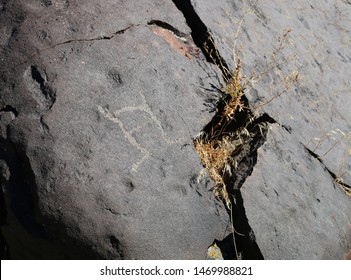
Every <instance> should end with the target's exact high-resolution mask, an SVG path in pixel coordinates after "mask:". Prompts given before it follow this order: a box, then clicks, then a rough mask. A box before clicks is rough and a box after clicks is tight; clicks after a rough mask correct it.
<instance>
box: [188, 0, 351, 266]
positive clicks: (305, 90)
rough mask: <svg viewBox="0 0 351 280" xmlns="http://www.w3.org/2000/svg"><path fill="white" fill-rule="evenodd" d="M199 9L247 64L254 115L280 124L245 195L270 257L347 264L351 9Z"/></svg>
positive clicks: (275, 4)
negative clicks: (345, 255)
mask: <svg viewBox="0 0 351 280" xmlns="http://www.w3.org/2000/svg"><path fill="white" fill-rule="evenodd" d="M191 2H192V3H193V6H194V9H195V10H196V12H197V13H198V15H199V16H200V17H201V18H202V19H203V21H204V23H205V24H206V25H207V27H208V28H209V29H210V30H211V34H212V36H213V38H214V39H215V43H216V46H217V47H218V49H219V51H220V52H221V54H222V56H223V57H224V59H225V61H226V62H227V64H228V65H229V66H230V67H231V69H234V66H235V62H236V60H237V59H240V62H241V65H242V76H243V78H244V81H245V80H246V81H249V82H248V83H247V84H246V86H247V91H246V97H247V98H248V99H249V101H250V108H251V109H252V111H253V112H256V114H258V115H260V114H262V113H266V114H268V115H269V116H270V117H272V118H273V119H274V120H276V122H277V123H279V124H280V125H281V129H278V128H276V127H275V128H274V129H273V130H272V131H271V132H268V140H267V143H266V144H265V145H264V146H263V147H262V148H259V150H258V153H259V156H258V159H257V165H256V166H255V168H254V170H253V172H252V174H251V176H250V177H249V178H248V179H247V181H246V182H245V183H244V184H243V186H242V188H241V190H242V195H243V200H244V206H245V209H246V215H247V218H248V221H249V224H250V226H251V227H252V229H253V231H254V233H255V236H256V238H257V243H258V246H259V247H260V249H261V251H262V254H263V256H264V257H265V258H266V259H342V258H343V255H344V254H346V253H347V252H349V250H350V247H351V216H350V215H349V214H348V213H350V211H351V200H350V197H349V196H347V195H346V194H345V193H344V192H343V191H341V188H340V186H339V185H338V184H337V182H336V181H338V180H340V181H341V182H343V183H344V184H346V185H348V186H350V185H351V173H350V170H351V139H350V135H351V134H350V133H351V114H350V112H351V111H350V109H349V108H350V107H351V99H350V89H351V88H350V83H349V81H348V80H349V79H348V78H347V76H348V74H347V73H351V48H350V46H351V45H350V44H351V43H350V29H351V22H350V20H349V18H350V17H351V5H350V3H349V2H348V1H338V2H328V3H327V2H323V3H322V2H320V1H307V2H306V1H293V2H292V1H243V0H238V1H221V2H220V3H219V2H215V1H206V0H192V1H191ZM294 78H297V82H296V81H293V80H294ZM287 84H288V89H287V88H286V85H287ZM340 181H339V182H340Z"/></svg>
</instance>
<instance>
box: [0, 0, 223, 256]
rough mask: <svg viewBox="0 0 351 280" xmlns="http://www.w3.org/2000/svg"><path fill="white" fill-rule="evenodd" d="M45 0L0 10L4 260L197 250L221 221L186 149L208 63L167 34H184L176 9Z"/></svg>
mask: <svg viewBox="0 0 351 280" xmlns="http://www.w3.org/2000/svg"><path fill="white" fill-rule="evenodd" d="M45 3H46V2H45ZM45 3H44V2H41V1H29V2H28V1H8V2H7V3H5V4H4V6H3V9H2V12H1V13H2V15H1V19H2V23H1V26H2V28H3V33H4V34H8V30H11V28H12V32H10V33H11V36H8V38H7V39H6V40H7V42H5V39H4V40H3V41H2V46H3V47H2V52H3V54H4V56H2V57H4V60H3V61H2V62H1V76H2V81H1V101H0V102H1V107H2V108H4V109H3V112H1V114H2V115H1V121H2V126H4V129H3V128H2V130H1V131H2V150H1V156H2V157H3V158H4V160H5V162H8V166H9V172H10V176H11V178H10V182H9V184H8V185H7V187H6V188H4V191H5V196H6V199H7V200H8V209H7V210H8V213H10V214H9V215H8V224H6V225H4V226H3V227H2V232H3V234H4V236H5V239H7V240H8V242H7V243H8V247H9V250H10V252H11V255H12V257H13V258H109V259H201V258H204V257H205V254H206V251H207V247H208V246H210V245H211V243H212V242H213V240H214V239H215V238H217V239H221V238H222V237H223V236H224V235H225V233H226V228H227V226H228V216H227V213H226V212H225V210H224V207H223V206H222V205H221V203H220V202H219V201H217V200H216V199H215V198H214V196H213V194H212V191H211V190H210V188H211V184H210V183H209V182H208V179H205V180H202V181H199V182H198V177H199V176H200V173H201V170H202V166H201V164H200V160H199V158H198V155H197V153H196V151H195V150H194V148H193V146H192V138H193V137H194V136H195V135H196V134H197V133H198V132H199V131H200V130H201V128H202V127H203V126H204V125H205V124H206V123H207V122H208V121H209V119H210V117H211V114H209V112H208V110H206V107H205V106H204V105H203V103H204V102H205V99H206V98H207V96H208V94H209V93H208V91H206V88H211V86H210V83H217V80H215V79H214V78H212V77H211V76H210V75H214V77H216V76H218V73H216V71H215V70H214V67H211V66H208V65H206V64H205V63H204V61H203V58H201V57H200V56H198V52H197V51H196V46H194V45H193V44H192V43H191V42H190V41H189V42H185V43H184V39H183V41H182V39H179V38H177V37H176V36H177V35H176V34H174V32H175V30H176V29H179V30H181V32H189V30H188V29H187V27H186V25H185V20H184V18H183V17H182V14H181V13H180V12H179V11H178V10H177V9H176V7H175V6H174V5H173V3H172V2H168V1H163V2H162V3H157V5H156V4H155V3H154V1H143V3H140V2H139V1H128V2H127V3H126V4H123V3H118V4H116V2H115V1H110V2H106V1H103V2H98V3H96V1H95V2H91V3H90V2H89V3H85V4H84V5H83V6H82V5H80V4H79V3H75V2H74V1H66V2H64V3H63V2H60V1H52V2H50V3H52V4H51V5H46V4H45ZM15 18H18V20H17V21H16V22H13V21H14V19H15ZM151 20H158V21H159V22H156V23H158V25H157V24H148V22H149V21H151ZM160 22H161V23H162V22H167V23H168V25H169V26H171V25H172V26H174V30H173V31H172V30H170V29H167V28H164V27H162V24H160ZM159 25H161V26H159ZM168 25H167V26H166V27H168ZM162 36H163V37H162ZM165 36H166V37H165ZM167 36H168V37H167ZM166 39H167V40H168V41H167V40H166ZM170 40H173V41H170ZM172 42H178V43H179V46H182V44H183V45H184V46H187V47H189V53H187V52H186V53H181V52H179V51H180V50H181V49H180V48H179V46H178V45H175V46H174V44H172ZM174 48H175V49H174ZM191 52H192V53H193V55H197V57H195V56H193V55H192V54H191ZM182 54H183V55H182ZM6 108H7V109H6ZM11 108H13V110H10V109H11ZM15 115H16V116H15ZM14 116H15V117H14ZM3 131H4V132H3ZM10 158H11V159H10ZM12 213H14V215H12ZM17 221H19V224H17ZM21 228H23V230H22V231H20V230H19V229H21ZM41 243H43V245H42V247H43V246H44V247H45V246H46V249H45V250H38V249H37V248H38V247H39V248H40V246H39V245H38V244H41ZM49 245H50V246H49ZM48 246H49V247H48ZM48 251H51V253H49V252H48Z"/></svg>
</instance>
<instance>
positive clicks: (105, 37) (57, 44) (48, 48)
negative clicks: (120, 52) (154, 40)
mask: <svg viewBox="0 0 351 280" xmlns="http://www.w3.org/2000/svg"><path fill="white" fill-rule="evenodd" d="M137 26H140V24H132V25H130V26H128V27H126V28H123V29H121V30H118V31H116V32H114V33H112V34H111V35H107V36H106V35H101V36H98V37H94V38H81V39H70V40H67V41H64V42H59V43H56V44H54V45H51V46H49V47H47V48H44V49H40V50H38V51H37V53H36V54H33V55H32V56H30V57H29V58H28V59H27V60H25V61H23V62H20V63H18V64H16V65H15V66H13V67H12V68H10V69H8V70H5V71H2V72H0V73H1V74H3V73H5V72H8V71H11V70H13V69H15V68H17V67H19V66H21V65H23V64H26V63H28V62H30V61H32V60H33V59H34V58H36V57H37V56H40V55H41V54H42V53H43V52H45V51H48V50H52V49H54V48H56V47H58V46H64V45H67V44H71V43H79V42H81V43H88V42H94V41H101V40H111V39H113V38H114V37H115V36H116V35H120V34H124V33H125V32H126V31H127V30H129V29H131V28H133V27H137Z"/></svg>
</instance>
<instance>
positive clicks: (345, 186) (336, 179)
mask: <svg viewBox="0 0 351 280" xmlns="http://www.w3.org/2000/svg"><path fill="white" fill-rule="evenodd" d="M301 145H302V146H303V147H304V148H305V150H306V151H307V152H308V153H309V155H310V156H312V157H313V158H315V159H317V160H318V161H319V162H320V163H321V164H322V166H323V168H324V169H325V170H326V171H327V172H328V173H329V175H330V176H331V177H332V178H333V180H334V182H335V183H337V184H338V185H339V186H340V187H341V188H342V189H343V190H344V191H345V192H346V193H347V194H348V195H351V186H350V185H348V184H345V183H344V182H343V181H342V179H341V178H340V177H338V176H337V175H336V174H335V173H334V172H333V171H331V170H330V169H329V168H328V167H327V166H326V165H325V164H324V162H323V160H322V159H321V157H320V156H319V155H317V154H316V153H315V152H313V151H312V150H310V149H309V148H307V147H306V146H305V145H304V144H302V143H301Z"/></svg>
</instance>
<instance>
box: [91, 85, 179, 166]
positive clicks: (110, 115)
mask: <svg viewBox="0 0 351 280" xmlns="http://www.w3.org/2000/svg"><path fill="white" fill-rule="evenodd" d="M139 95H140V97H141V103H140V104H139V105H135V106H127V107H123V108H122V109H119V110H117V111H114V112H111V111H110V110H108V109H107V108H103V107H102V106H98V107H97V108H98V110H99V112H100V113H101V114H102V115H103V116H104V117H105V118H107V119H109V120H110V121H112V122H114V123H116V124H117V125H118V126H119V127H120V129H121V130H122V132H123V135H124V136H125V138H126V139H127V140H128V142H129V143H130V144H131V145H132V146H133V147H135V148H136V149H137V150H139V151H140V152H141V154H142V157H141V159H139V160H138V161H136V162H134V163H133V165H132V171H134V172H136V171H137V170H138V168H139V167H140V166H141V165H142V164H143V163H144V162H145V161H146V160H147V159H148V158H149V157H151V156H152V153H151V152H150V151H149V150H148V149H146V148H145V147H143V146H142V145H141V144H140V143H138V141H137V140H136V139H135V137H134V136H133V132H135V131H136V132H137V131H138V130H140V128H141V127H142V126H139V127H136V128H134V129H132V130H129V131H128V130H127V129H126V128H125V125H124V123H123V121H122V120H120V119H119V118H118V116H119V115H121V114H123V113H129V112H138V111H139V112H145V113H146V114H148V115H149V117H150V118H151V120H152V122H153V123H154V124H155V125H156V127H157V128H158V130H159V131H160V132H161V137H162V139H163V140H164V142H165V143H166V144H168V145H173V144H178V143H181V142H182V141H184V140H185V138H184V137H182V138H179V139H175V140H173V139H171V138H170V137H169V136H168V135H167V133H166V132H165V131H164V129H163V127H162V123H161V121H160V120H159V119H158V118H157V116H156V115H155V114H154V112H153V111H152V110H151V108H150V106H149V105H148V103H147V101H146V98H145V95H144V94H143V93H142V92H139Z"/></svg>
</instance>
